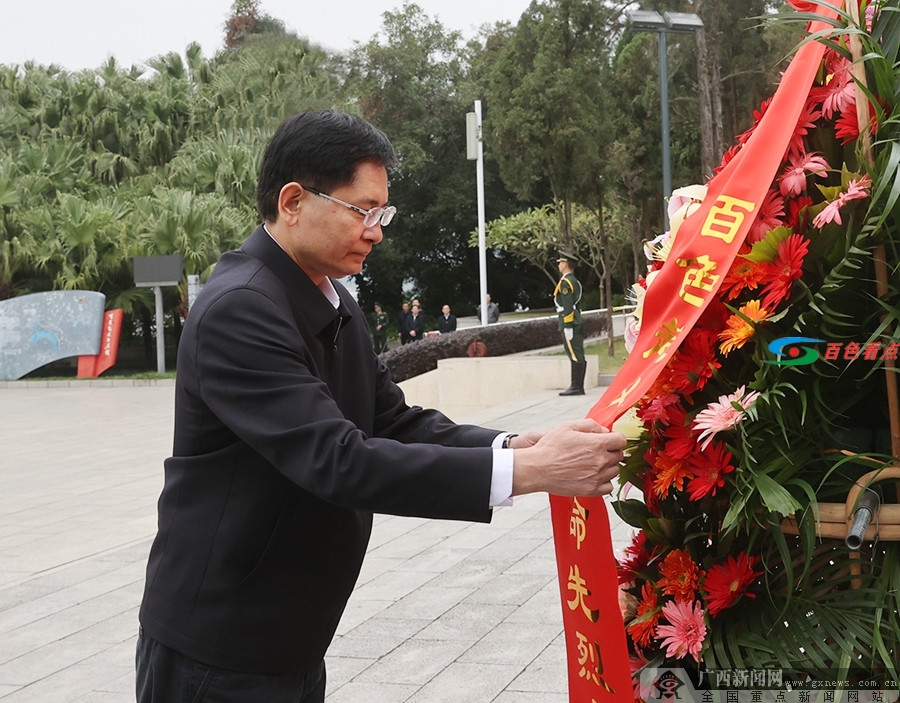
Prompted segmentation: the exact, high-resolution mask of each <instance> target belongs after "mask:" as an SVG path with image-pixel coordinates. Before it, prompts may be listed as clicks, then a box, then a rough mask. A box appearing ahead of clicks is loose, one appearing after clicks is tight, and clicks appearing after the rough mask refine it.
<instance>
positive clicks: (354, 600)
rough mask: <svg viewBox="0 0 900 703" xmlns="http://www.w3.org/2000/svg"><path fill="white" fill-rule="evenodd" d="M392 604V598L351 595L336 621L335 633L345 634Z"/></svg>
mask: <svg viewBox="0 0 900 703" xmlns="http://www.w3.org/2000/svg"><path fill="white" fill-rule="evenodd" d="M392 605H394V601H393V600H366V599H363V598H358V597H355V596H353V595H351V596H350V600H349V602H348V603H347V607H346V608H344V614H343V616H342V617H341V621H340V622H339V623H338V628H337V631H336V634H338V635H345V634H347V633H348V632H350V631H351V630H352V629H353V628H355V627H357V626H358V625H360V624H361V623H364V622H365V621H366V620H368V619H369V618H371V617H373V616H375V615H377V614H378V613H381V612H383V611H385V610H387V609H388V608H389V607H391V606H392Z"/></svg>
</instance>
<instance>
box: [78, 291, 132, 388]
mask: <svg viewBox="0 0 900 703" xmlns="http://www.w3.org/2000/svg"><path fill="white" fill-rule="evenodd" d="M121 333H122V309H121V308H116V309H115V310H107V311H106V312H105V313H103V329H102V331H101V332H100V353H99V354H91V355H82V356H79V357H78V378H96V377H97V376H99V375H100V374H102V373H103V372H104V371H106V370H107V369H109V368H112V367H113V366H115V365H116V359H117V358H118V356H119V337H120V336H121Z"/></svg>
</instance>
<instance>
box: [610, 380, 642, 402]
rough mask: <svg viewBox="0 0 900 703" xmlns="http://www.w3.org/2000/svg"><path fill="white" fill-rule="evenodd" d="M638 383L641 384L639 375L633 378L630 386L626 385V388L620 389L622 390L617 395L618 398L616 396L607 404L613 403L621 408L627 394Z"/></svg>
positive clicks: (629, 393)
mask: <svg viewBox="0 0 900 703" xmlns="http://www.w3.org/2000/svg"><path fill="white" fill-rule="evenodd" d="M639 385H641V377H640V376H638V377H637V378H636V379H634V383H632V384H631V385H630V386H628V388H626V389H625V390H624V391H622V392H621V393H620V394H619V397H618V398H616V399H615V400H612V401H610V403H609V404H610V405H615V406H617V407H620V408H621V407H622V406H623V405H624V404H625V401H626V400H627V399H628V396H629V395H631V393H632V392H633V391H634V390H635V389H636V388H637V387H638V386H639Z"/></svg>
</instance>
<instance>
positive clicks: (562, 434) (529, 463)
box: [510, 419, 626, 496]
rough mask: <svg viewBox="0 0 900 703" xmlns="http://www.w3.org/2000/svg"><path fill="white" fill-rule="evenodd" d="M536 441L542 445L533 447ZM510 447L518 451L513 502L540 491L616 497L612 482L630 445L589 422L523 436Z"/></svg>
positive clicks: (565, 494) (622, 436)
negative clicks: (626, 445)
mask: <svg viewBox="0 0 900 703" xmlns="http://www.w3.org/2000/svg"><path fill="white" fill-rule="evenodd" d="M535 437H537V440H536V441H534V443H533V444H531V446H528V443H529V442H531V441H533V440H534V439H535ZM510 444H511V446H512V447H513V448H514V449H515V450H516V453H515V459H514V464H513V490H512V494H513V495H514V496H516V495H523V494H525V493H536V492H539V491H544V492H547V493H554V494H556V495H563V496H600V495H607V494H609V493H612V490H613V486H612V479H613V478H615V477H616V476H617V475H618V473H619V462H620V461H622V460H623V459H624V458H625V456H624V454H623V450H624V449H625V444H626V439H625V436H624V435H622V434H619V433H618V432H610V431H609V430H608V429H606V428H605V427H601V426H600V425H598V424H597V423H596V422H594V421H593V420H590V419H584V420H576V421H574V422H566V423H563V424H562V425H560V426H559V427H556V428H554V429H552V430H550V431H548V432H546V433H541V432H537V433H526V434H524V435H519V436H518V437H514V438H513V441H512V442H511V443H510ZM523 445H524V446H523Z"/></svg>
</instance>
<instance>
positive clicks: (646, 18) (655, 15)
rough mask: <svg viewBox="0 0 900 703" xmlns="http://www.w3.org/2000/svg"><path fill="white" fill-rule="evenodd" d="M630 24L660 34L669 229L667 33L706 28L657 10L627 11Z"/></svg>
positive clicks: (695, 19)
mask: <svg viewBox="0 0 900 703" xmlns="http://www.w3.org/2000/svg"><path fill="white" fill-rule="evenodd" d="M625 16H626V17H627V18H628V24H629V25H631V27H632V29H635V30H637V31H639V32H656V34H657V35H658V36H659V102H660V121H661V122H662V174H663V222H664V223H665V228H666V229H668V228H669V214H668V209H667V208H666V207H665V200H667V199H668V197H669V196H670V195H672V148H671V143H670V141H669V136H670V135H669V45H668V39H667V34H668V33H669V32H675V33H677V34H689V33H692V32H696V31H697V30H698V29H702V28H703V20H701V19H700V17H699V16H698V15H695V14H693V13H691V12H663V13H662V14H660V13H659V12H654V11H653V10H632V11H630V12H626V13H625Z"/></svg>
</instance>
